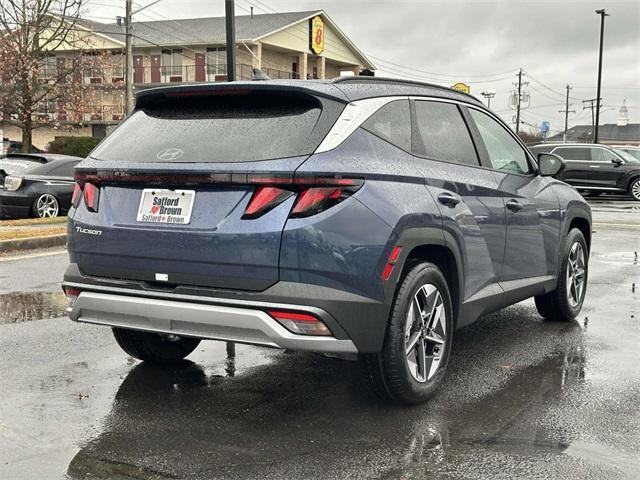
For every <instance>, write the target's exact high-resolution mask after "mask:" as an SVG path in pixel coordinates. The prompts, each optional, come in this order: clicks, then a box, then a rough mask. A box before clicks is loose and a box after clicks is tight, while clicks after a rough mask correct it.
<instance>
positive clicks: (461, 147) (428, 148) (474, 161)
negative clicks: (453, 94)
mask: <svg viewBox="0 0 640 480" xmlns="http://www.w3.org/2000/svg"><path fill="white" fill-rule="evenodd" d="M415 109H416V116H415V121H416V125H415V135H414V136H413V152H414V153H415V154H416V155H420V156H423V157H427V158H433V159H434V160H445V161H447V162H453V163H461V164H465V165H472V166H474V167H477V166H479V165H480V162H479V160H478V155H477V154H476V150H475V147H474V146H473V142H472V140H471V135H470V134H469V130H468V129H467V125H466V123H465V122H464V120H463V118H462V114H461V113H460V110H459V109H458V106H457V105H455V104H453V103H443V102H431V101H424V100H418V101H416V102H415Z"/></svg>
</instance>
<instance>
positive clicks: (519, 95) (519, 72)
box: [516, 68, 522, 135]
mask: <svg viewBox="0 0 640 480" xmlns="http://www.w3.org/2000/svg"><path fill="white" fill-rule="evenodd" d="M521 102H522V68H520V70H519V71H518V103H517V106H516V135H517V134H518V133H520V103H521Z"/></svg>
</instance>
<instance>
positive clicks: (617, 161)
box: [611, 158, 624, 167]
mask: <svg viewBox="0 0 640 480" xmlns="http://www.w3.org/2000/svg"><path fill="white" fill-rule="evenodd" d="M611 163H613V164H614V165H615V166H616V167H619V166H620V165H622V164H623V163H624V162H623V161H622V160H620V159H619V158H612V159H611Z"/></svg>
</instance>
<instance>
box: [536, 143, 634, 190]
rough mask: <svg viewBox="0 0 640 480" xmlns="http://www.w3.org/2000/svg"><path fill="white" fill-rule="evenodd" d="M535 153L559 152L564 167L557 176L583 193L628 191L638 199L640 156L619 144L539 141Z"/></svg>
mask: <svg viewBox="0 0 640 480" xmlns="http://www.w3.org/2000/svg"><path fill="white" fill-rule="evenodd" d="M531 150H532V151H533V152H534V153H541V152H548V153H555V154H556V155H559V156H561V157H562V158H563V159H564V160H565V162H566V164H567V165H566V168H565V169H564V170H563V171H562V173H561V174H560V175H559V176H558V178H559V179H560V180H563V181H565V182H567V183H568V184H570V185H573V186H574V187H575V188H577V189H578V190H580V191H581V192H582V193H584V194H587V195H596V194H599V193H617V194H620V193H622V194H624V193H628V194H629V195H631V197H632V198H633V199H634V200H638V201H640V160H638V159H637V158H636V157H634V156H633V155H631V154H630V153H628V152H625V151H624V150H622V149H620V148H615V147H610V146H608V145H596V144H593V143H565V144H542V145H536V146H534V147H531Z"/></svg>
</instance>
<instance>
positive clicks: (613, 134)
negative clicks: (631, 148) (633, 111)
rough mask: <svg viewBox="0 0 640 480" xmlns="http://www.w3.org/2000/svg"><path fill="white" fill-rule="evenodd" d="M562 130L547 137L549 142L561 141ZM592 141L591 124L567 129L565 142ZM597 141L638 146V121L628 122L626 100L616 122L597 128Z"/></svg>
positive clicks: (639, 142) (639, 130)
mask: <svg viewBox="0 0 640 480" xmlns="http://www.w3.org/2000/svg"><path fill="white" fill-rule="evenodd" d="M562 138H563V132H561V133H558V134H557V135H554V136H552V137H549V138H547V142H549V143H558V142H562ZM592 141H593V126H592V125H575V126H573V127H571V128H570V129H569V130H567V142H578V143H589V142H592ZM598 142H599V143H604V144H608V145H636V146H640V123H629V110H628V108H627V105H626V101H625V102H623V103H622V106H621V107H620V110H619V116H618V121H617V122H616V123H605V124H604V125H600V127H599V128H598Z"/></svg>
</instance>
